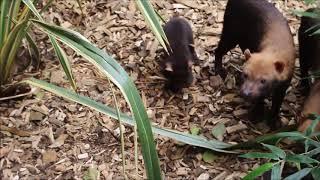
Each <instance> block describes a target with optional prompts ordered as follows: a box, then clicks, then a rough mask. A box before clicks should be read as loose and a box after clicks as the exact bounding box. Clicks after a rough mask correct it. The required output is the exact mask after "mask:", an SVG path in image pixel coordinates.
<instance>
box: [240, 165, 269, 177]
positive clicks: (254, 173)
mask: <svg viewBox="0 0 320 180" xmlns="http://www.w3.org/2000/svg"><path fill="white" fill-rule="evenodd" d="M273 166H274V164H273V163H265V164H263V165H261V166H260V167H258V168H256V169H255V170H253V171H251V172H250V173H249V174H248V175H246V176H245V177H244V178H243V180H253V179H255V178H256V177H258V176H261V175H262V174H263V173H264V172H266V171H269V170H270V169H271V168H272V167H273Z"/></svg>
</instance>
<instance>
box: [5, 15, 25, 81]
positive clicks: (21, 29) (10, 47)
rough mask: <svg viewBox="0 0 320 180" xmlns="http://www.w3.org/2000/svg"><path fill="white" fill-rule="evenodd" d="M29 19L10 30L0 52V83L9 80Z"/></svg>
mask: <svg viewBox="0 0 320 180" xmlns="http://www.w3.org/2000/svg"><path fill="white" fill-rule="evenodd" d="M26 27H27V20H25V21H22V22H20V23H18V24H17V25H16V26H15V27H14V28H13V29H12V31H11V32H10V34H9V36H8V37H7V39H6V42H5V43H4V45H3V47H2V49H1V52H0V68H1V69H0V85H1V84H2V83H5V82H6V81H7V78H8V77H9V75H10V73H11V70H12V66H13V62H14V59H15V57H16V52H17V50H18V48H19V46H20V44H21V41H22V37H23V36H24V34H25V28H26Z"/></svg>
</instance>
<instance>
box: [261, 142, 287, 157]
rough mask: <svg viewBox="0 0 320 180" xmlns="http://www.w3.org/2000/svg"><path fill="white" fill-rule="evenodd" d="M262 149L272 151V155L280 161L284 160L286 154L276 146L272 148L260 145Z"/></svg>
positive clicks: (267, 145)
mask: <svg viewBox="0 0 320 180" xmlns="http://www.w3.org/2000/svg"><path fill="white" fill-rule="evenodd" d="M262 145H263V146H264V147H266V148H268V149H270V150H271V151H272V153H273V154H275V155H276V156H278V157H279V158H281V159H284V158H285V157H286V153H285V152H284V150H282V149H280V148H278V147H276V146H272V145H269V144H262Z"/></svg>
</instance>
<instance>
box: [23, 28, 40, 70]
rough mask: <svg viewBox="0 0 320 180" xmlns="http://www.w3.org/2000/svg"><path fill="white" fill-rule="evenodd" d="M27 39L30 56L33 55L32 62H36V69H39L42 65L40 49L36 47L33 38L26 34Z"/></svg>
mask: <svg viewBox="0 0 320 180" xmlns="http://www.w3.org/2000/svg"><path fill="white" fill-rule="evenodd" d="M26 39H27V41H28V44H29V48H28V49H29V53H30V55H32V60H33V61H35V63H34V64H35V65H36V67H35V68H36V69H39V65H40V52H39V49H38V47H37V45H36V43H35V42H34V40H33V39H32V37H31V36H30V34H28V33H27V34H26Z"/></svg>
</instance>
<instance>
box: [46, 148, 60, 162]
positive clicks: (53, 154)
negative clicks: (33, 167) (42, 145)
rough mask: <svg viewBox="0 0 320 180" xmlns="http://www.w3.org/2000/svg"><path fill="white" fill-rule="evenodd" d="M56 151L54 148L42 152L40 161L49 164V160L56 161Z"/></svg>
mask: <svg viewBox="0 0 320 180" xmlns="http://www.w3.org/2000/svg"><path fill="white" fill-rule="evenodd" d="M57 158H58V157H57V153H56V151H54V150H48V151H46V152H44V153H42V162H43V163H44V164H49V163H51V162H55V161H57Z"/></svg>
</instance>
